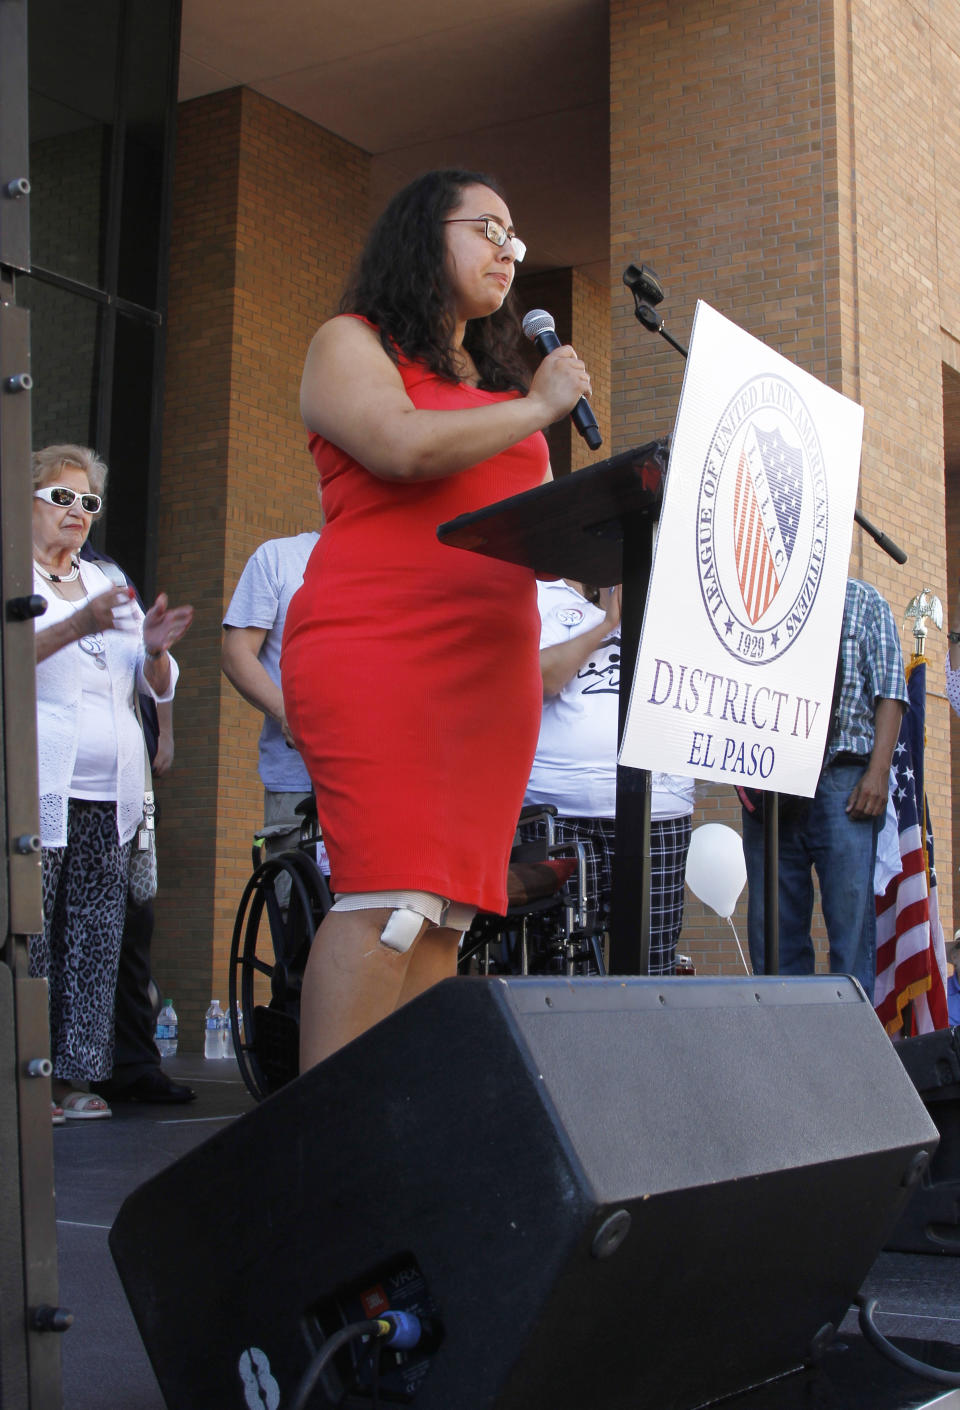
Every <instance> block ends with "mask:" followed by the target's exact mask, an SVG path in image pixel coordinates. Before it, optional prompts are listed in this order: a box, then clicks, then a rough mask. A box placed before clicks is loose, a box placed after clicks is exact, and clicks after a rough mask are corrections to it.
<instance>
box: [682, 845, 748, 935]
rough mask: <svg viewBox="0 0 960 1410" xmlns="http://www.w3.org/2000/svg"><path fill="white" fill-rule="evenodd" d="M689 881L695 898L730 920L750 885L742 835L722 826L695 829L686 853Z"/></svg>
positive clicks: (687, 877)
mask: <svg viewBox="0 0 960 1410" xmlns="http://www.w3.org/2000/svg"><path fill="white" fill-rule="evenodd" d="M686 881H687V885H688V886H689V887H690V890H691V891H692V892H693V894H694V895H695V896H697V897H699V899H700V900H701V901H703V902H704V903H705V904H706V905H708V906H710V907H711V909H712V910H715V911H716V913H717V915H718V916H720V917H721V918H722V919H723V920H729V919H730V917H731V916H732V915H733V912H734V908H735V907H736V904H737V902H738V901H739V899H740V893H741V891H742V890H743V888H744V886H745V885H746V881H747V864H746V862H745V861H744V860H743V843H742V842H741V840H740V835H739V833H736V832H734V830H733V828H732V827H725V826H724V824H723V823H704V824H703V826H702V827H698V828H696V829H695V831H694V833H693V836H692V837H691V839H690V849H689V851H688V852H687V873H686Z"/></svg>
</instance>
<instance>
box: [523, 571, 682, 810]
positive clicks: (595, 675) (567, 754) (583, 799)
mask: <svg viewBox="0 0 960 1410" xmlns="http://www.w3.org/2000/svg"><path fill="white" fill-rule="evenodd" d="M537 602H538V606H539V608H540V622H541V630H540V649H541V650H544V649H545V648H546V647H548V646H557V645H559V644H560V643H561V642H565V641H570V640H571V639H572V638H574V637H577V636H581V635H582V634H583V633H584V632H588V631H591V630H592V629H593V628H595V627H598V626H599V625H600V624H601V623H602V622H603V620H604V613H603V612H602V611H601V610H600V609H599V607H594V606H593V604H592V603H590V602H588V601H587V600H586V598H584V597H581V596H580V594H579V593H578V592H577V591H576V589H575V588H572V587H570V585H569V583H565V582H563V581H560V582H555V583H538V584H537ZM619 692H620V629H619V627H617V628H615V629H614V631H613V632H612V633H611V635H610V636H609V637H608V638H607V640H605V641H604V642H603V643H602V644H601V645H600V646H599V647H598V648H597V649H596V651H594V652H593V653H592V654H591V656H590V657H589V659H588V660H587V661H586V662H585V663H584V664H583V666H581V668H580V670H579V671H578V672H577V674H576V675H575V676H574V677H573V679H572V680H570V681H568V682H567V684H566V685H565V686H564V687H563V689H562V690H561V691H560V692H559V694H558V695H550V696H546V697H545V698H544V702H543V718H542V720H541V723H540V739H539V741H538V743H537V753H536V758H535V759H534V762H533V770H532V772H531V774H530V782H529V784H528V785H527V793H526V798H525V800H524V801H525V802H527V803H552V804H553V805H554V806H555V807H556V808H557V809H558V810H559V812H560V814H561V815H562V816H564V817H581V818H584V817H585V818H612V817H613V816H614V815H615V812H616V797H617V713H618V699H619ZM651 786H652V793H651V800H650V816H651V818H653V819H655V820H656V821H663V820H665V819H667V818H681V817H687V816H688V815H689V814H690V813H692V812H693V803H694V781H693V779H692V778H681V777H679V776H678V775H675V774H664V773H654V774H653V776H652V779H651Z"/></svg>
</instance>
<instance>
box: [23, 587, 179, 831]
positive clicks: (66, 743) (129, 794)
mask: <svg viewBox="0 0 960 1410" xmlns="http://www.w3.org/2000/svg"><path fill="white" fill-rule="evenodd" d="M80 580H81V582H82V583H83V586H84V588H85V589H86V593H87V597H97V596H99V594H100V593H102V592H106V591H107V590H108V589H109V588H110V587H112V586H114V584H113V583H111V581H110V579H109V578H108V577H107V576H106V574H105V573H103V572H102V571H101V570H100V568H98V567H97V565H96V563H88V562H86V561H85V560H81V562H80ZM33 590H34V592H36V593H39V594H40V595H41V596H42V597H43V598H45V600H46V603H47V610H46V612H45V613H44V614H43V616H41V617H37V618H35V619H34V626H35V628H36V630H37V631H38V632H39V631H43V630H44V628H45V627H49V626H52V625H53V624H54V623H55V622H60V621H63V620H64V619H66V618H68V617H72V616H73V615H74V612H75V610H80V609H81V608H82V607H83V603H82V602H81V601H80V600H79V599H78V600H77V601H76V602H67V601H65V600H64V599H63V598H62V597H61V596H60V595H59V594H58V593H56V592H55V591H54V590H53V587H52V585H51V584H50V583H49V582H48V581H47V579H46V578H44V577H43V576H42V575H41V574H40V573H38V572H37V571H36V569H34V574H33ZM129 610H130V616H131V629H128V630H117V631H108V632H103V633H99V634H95V636H96V638H97V639H95V640H92V639H91V638H84V641H85V643H87V645H88V646H97V645H99V644H100V642H101V641H102V644H103V658H104V660H105V661H106V669H105V670H100V668H99V667H98V666H97V665H96V663H95V660H94V655H93V653H91V652H90V651H89V650H84V649H83V647H81V645H80V642H79V641H75V642H71V643H70V644H69V645H68V646H64V647H62V648H61V650H60V651H55V652H54V653H53V655H52V656H48V657H47V659H46V661H40V662H38V663H37V765H38V775H39V778H38V783H39V791H40V839H41V841H42V843H43V845H44V847H64V846H66V842H67V801H68V799H69V798H71V797H74V798H78V797H79V798H89V797H94V798H101V799H104V798H106V799H114V798H115V799H116V800H117V832H118V835H119V838H120V841H121V842H128V841H129V840H130V838H131V837H132V836H133V834H134V833H135V832H136V830H137V826H138V824H139V822H140V819H141V818H142V817H143V784H144V748H143V732H142V730H141V729H140V723H139V721H138V719H137V716H136V711H135V708H134V700H133V693H134V689H136V690H137V691H138V692H140V693H142V694H144V695H150V696H152V697H153V699H154V700H157V701H165V700H172V699H173V694H174V690H175V688H176V684H177V677H178V676H179V674H180V672H179V668H178V666H177V663H176V661H175V660H174V659H173V657H172V656H171V657H170V689H169V691H168V692H167V693H166V694H165V695H158V694H157V692H156V691H155V690H154V689H153V686H152V685H151V684H150V682H149V681H148V680H147V678H146V676H145V675H144V674H143V663H144V659H145V656H144V649H143V625H142V624H143V613H142V612H141V611H140V608H139V607H138V606H137V604H136V603H135V602H131V604H130V609H129ZM92 673H94V674H95V675H96V676H97V677H101V678H102V680H95V679H94V674H92ZM95 740H99V741H100V745H101V746H102V747H101V748H98V749H95V750H94V749H91V744H92V743H93V741H95ZM97 756H99V757H97ZM108 780H112V782H113V787H112V789H110V788H109V784H108V782H107V781H108ZM105 789H106V790H107V791H105Z"/></svg>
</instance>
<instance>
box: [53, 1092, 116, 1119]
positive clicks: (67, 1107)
mask: <svg viewBox="0 0 960 1410" xmlns="http://www.w3.org/2000/svg"><path fill="white" fill-rule="evenodd" d="M60 1105H61V1106H62V1107H63V1115H64V1117H65V1119H66V1120H67V1121H103V1120H104V1118H105V1117H107V1116H112V1115H113V1112H112V1111H111V1110H110V1108H109V1107H108V1106H107V1104H106V1102H105V1101H104V1100H103V1097H98V1096H97V1095H96V1093H95V1092H70V1093H69V1094H68V1095H67V1096H65V1097H64V1099H63V1101H62V1102H61V1103H60Z"/></svg>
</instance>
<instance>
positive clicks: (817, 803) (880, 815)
mask: <svg viewBox="0 0 960 1410" xmlns="http://www.w3.org/2000/svg"><path fill="white" fill-rule="evenodd" d="M906 700H907V687H906V682H905V680H904V674H903V656H902V654H901V651H900V638H899V635H898V633H897V628H896V624H895V622H894V620H893V613H892V612H891V611H890V608H889V606H888V605H887V603H886V602H885V601H884V599H883V598H882V597H881V596H880V593H879V592H877V590H876V588H874V587H871V586H870V584H869V583H864V582H860V581H859V579H857V578H848V579H847V589H846V596H845V599H844V605H843V625H842V627H841V629H840V653H839V659H838V662H837V689H836V692H835V708H834V711H833V718H832V720H831V723H830V730H829V735H828V739H827V750H826V754H825V756H824V762H823V768H822V770H821V773H820V780H819V782H818V784H817V791H816V793H815V794H814V797H813V798H812V799H810V800H806V799H793V800H790V805H789V806H787V807H784V808H783V809H782V810H781V813H780V835H779V842H780V851H779V859H780V874H779V900H780V973H781V974H812V973H813V971H814V949H813V937H812V935H811V933H810V930H811V921H812V918H813V876H812V871H811V868H813V867H816V871H817V878H818V880H819V882H820V903H821V906H822V908H823V918H824V921H825V923H826V927H827V937H828V939H829V942H830V971H831V973H834V974H852V975H853V976H854V978H856V979H858V980H859V981H860V983H861V984H862V986H863V988H864V990H865V991H866V994H867V997H868V998H870V1000H871V1001H872V999H873V986H874V979H875V974H876V910H875V906H874V897H873V870H874V863H875V861H876V855H877V838H878V837H879V835H880V831H881V829H882V827H883V820H884V817H885V814H886V810H887V796H888V793H889V781H890V763H891V760H892V758H893V751H894V749H895V747H896V743H897V737H898V735H899V733H900V721H901V719H902V717H903V712H904V709H905V708H906ZM761 797H762V795H761ZM743 847H744V853H745V855H746V861H747V882H748V886H749V894H748V906H747V917H748V930H749V938H750V959H751V962H752V964H753V970H754V973H755V974H762V973H763V948H764V947H763V930H764V925H763V822H762V817H761V816H760V815H759V813H758V811H756V810H755V811H753V812H751V811H750V810H749V807H748V804H747V802H744V809H743Z"/></svg>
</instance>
